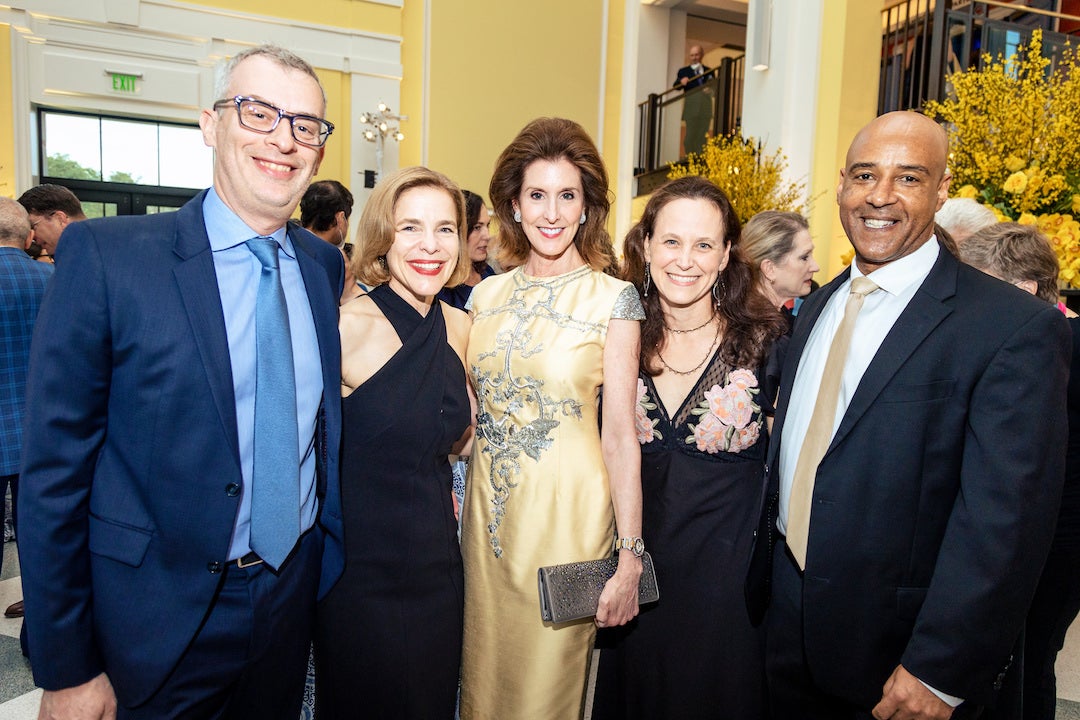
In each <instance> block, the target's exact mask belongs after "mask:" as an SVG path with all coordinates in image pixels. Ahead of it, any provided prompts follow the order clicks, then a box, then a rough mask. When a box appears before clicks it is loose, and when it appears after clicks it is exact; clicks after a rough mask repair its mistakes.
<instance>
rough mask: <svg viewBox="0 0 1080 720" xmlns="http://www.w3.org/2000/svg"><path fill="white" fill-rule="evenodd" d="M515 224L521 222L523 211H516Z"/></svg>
mask: <svg viewBox="0 0 1080 720" xmlns="http://www.w3.org/2000/svg"><path fill="white" fill-rule="evenodd" d="M514 222H516V223H519V222H521V211H520V210H515V211H514Z"/></svg>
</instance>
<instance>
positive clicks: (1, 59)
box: [0, 23, 16, 197]
mask: <svg viewBox="0 0 1080 720" xmlns="http://www.w3.org/2000/svg"><path fill="white" fill-rule="evenodd" d="M11 93H12V88H11V26H10V25H6V24H4V23H0V118H8V121H7V122H0V195H3V196H4V197H15V189H16V188H15V130H14V128H13V127H12V122H11V118H12V117H14V114H15V108H14V107H13V106H12V102H11Z"/></svg>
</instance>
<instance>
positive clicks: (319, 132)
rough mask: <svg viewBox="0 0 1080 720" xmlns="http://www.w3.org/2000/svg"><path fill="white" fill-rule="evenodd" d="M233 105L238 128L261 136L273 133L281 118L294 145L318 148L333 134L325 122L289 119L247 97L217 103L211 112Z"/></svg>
mask: <svg viewBox="0 0 1080 720" xmlns="http://www.w3.org/2000/svg"><path fill="white" fill-rule="evenodd" d="M232 104H235V105H236V114H237V116H238V117H239V118H240V124H241V125H243V126H244V127H246V128H247V129H248V130H254V131H255V132H257V133H262V134H263V135H269V134H270V133H272V132H274V130H276V129H277V126H278V123H279V122H281V118H288V120H289V124H290V125H291V126H292V136H293V139H294V140H296V142H298V143H300V144H301V145H307V146H308V147H322V146H323V145H324V144H325V143H326V138H328V137H330V133H332V132H334V124H333V123H332V122H330V121H328V120H323V119H322V118H317V117H315V116H313V115H293V114H292V113H287V112H285V111H284V110H282V109H281V108H278V107H274V106H273V105H271V104H270V103H267V102H263V101H262V100H256V99H255V98H251V97H244V96H242V95H237V96H236V97H234V98H229V99H227V100H218V101H217V102H216V103H214V109H215V110H217V109H220V108H223V107H228V106H229V105H232Z"/></svg>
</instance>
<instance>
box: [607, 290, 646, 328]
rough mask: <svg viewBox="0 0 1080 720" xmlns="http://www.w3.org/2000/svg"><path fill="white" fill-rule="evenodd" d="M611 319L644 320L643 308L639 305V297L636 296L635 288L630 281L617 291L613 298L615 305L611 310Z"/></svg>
mask: <svg viewBox="0 0 1080 720" xmlns="http://www.w3.org/2000/svg"><path fill="white" fill-rule="evenodd" d="M611 318H612V319H613V320H644V319H645V310H644V309H643V308H642V307H641V299H640V298H638V294H637V289H636V288H635V287H634V286H633V285H631V284H630V283H627V284H626V287H624V288H623V289H622V292H620V293H619V297H617V298H616V299H615V307H614V308H612V310H611Z"/></svg>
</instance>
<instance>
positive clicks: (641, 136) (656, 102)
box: [634, 55, 744, 194]
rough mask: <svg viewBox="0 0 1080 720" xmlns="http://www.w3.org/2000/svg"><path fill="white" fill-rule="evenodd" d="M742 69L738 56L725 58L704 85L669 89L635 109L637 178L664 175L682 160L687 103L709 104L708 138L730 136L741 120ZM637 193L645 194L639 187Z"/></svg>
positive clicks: (710, 72) (742, 64)
mask: <svg viewBox="0 0 1080 720" xmlns="http://www.w3.org/2000/svg"><path fill="white" fill-rule="evenodd" d="M743 66H744V62H743V56H741V55H740V56H739V57H736V58H724V59H723V60H722V61H721V62H720V65H719V66H718V67H716V68H714V69H713V70H710V71H709V75H710V77H709V78H707V80H706V83H705V84H704V85H702V86H700V87H696V88H693V89H692V90H688V91H686V92H683V90H682V89H681V88H671V89H670V90H666V91H664V92H662V93H652V94H650V95H649V98H648V99H647V100H645V101H644V102H642V103H640V104H639V105H638V122H637V148H638V151H637V160H636V162H635V167H634V175H635V176H636V177H638V178H641V177H642V176H646V175H650V174H655V173H657V172H659V171H665V172H666V169H667V168H668V166H670V165H671V164H672V163H676V162H678V161H680V160H681V159H683V157H684V156H685V152H684V148H683V142H682V140H683V138H682V115H683V107H684V105H685V104H686V103H687V102H690V103H694V102H701V101H703V100H705V99H707V100H708V105H709V107H710V108H711V117H710V120H709V125H710V134H711V135H717V134H723V135H726V134H730V133H732V132H734V131H735V130H736V128H738V126H739V120H740V118H741V116H742V84H743ZM638 192H639V194H640V193H642V192H648V190H643V189H642V188H641V187H640V186H639V188H638Z"/></svg>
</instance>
